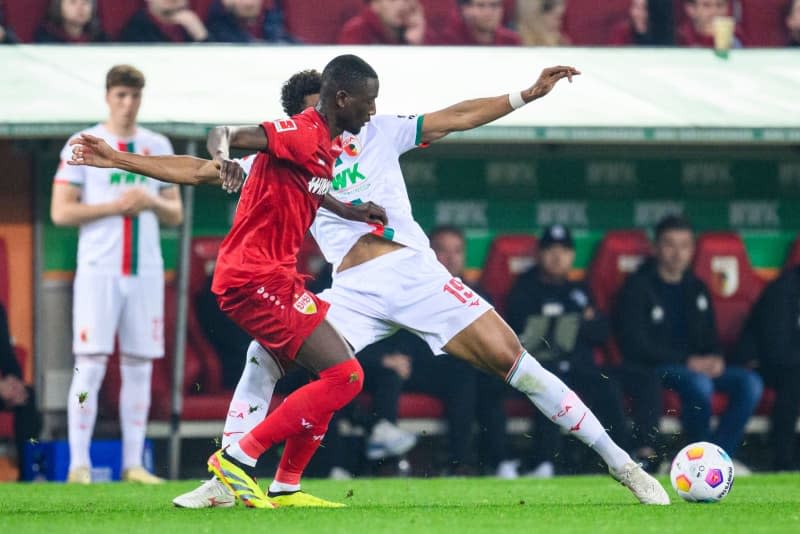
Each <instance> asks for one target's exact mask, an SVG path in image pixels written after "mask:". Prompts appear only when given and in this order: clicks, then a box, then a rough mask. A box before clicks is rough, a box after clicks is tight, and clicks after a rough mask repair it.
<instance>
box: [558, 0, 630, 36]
mask: <svg viewBox="0 0 800 534" xmlns="http://www.w3.org/2000/svg"><path fill="white" fill-rule="evenodd" d="M630 5H631V2H630V0H606V1H605V2H603V4H602V8H599V7H598V3H597V2H596V0H569V2H567V7H566V11H565V12H564V33H566V34H567V35H568V36H569V38H570V40H571V41H572V44H574V45H604V44H607V43H608V42H609V41H610V40H611V29H612V28H613V27H614V25H615V24H616V23H617V22H619V20H620V19H624V18H625V17H626V16H627V14H628V8H629V7H630Z"/></svg>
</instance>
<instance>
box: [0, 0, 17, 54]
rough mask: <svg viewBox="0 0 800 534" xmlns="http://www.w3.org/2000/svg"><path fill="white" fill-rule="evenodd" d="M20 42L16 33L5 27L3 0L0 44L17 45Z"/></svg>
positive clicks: (1, 1) (0, 0) (1, 3)
mask: <svg viewBox="0 0 800 534" xmlns="http://www.w3.org/2000/svg"><path fill="white" fill-rule="evenodd" d="M18 42H19V39H17V36H16V35H15V34H14V32H13V31H12V30H11V28H9V27H8V26H6V25H5V19H4V10H3V0H0V44H16V43H18Z"/></svg>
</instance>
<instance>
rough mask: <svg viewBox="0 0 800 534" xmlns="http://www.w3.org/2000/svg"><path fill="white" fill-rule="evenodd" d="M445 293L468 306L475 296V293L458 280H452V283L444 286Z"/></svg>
mask: <svg viewBox="0 0 800 534" xmlns="http://www.w3.org/2000/svg"><path fill="white" fill-rule="evenodd" d="M443 291H445V292H446V293H450V294H451V295H453V296H454V297H455V298H457V299H458V300H459V302H461V303H462V304H466V303H467V302H468V301H469V300H470V299H471V298H473V297H474V296H475V293H473V292H472V291H470V290H469V289H468V288H467V286H465V285H464V284H463V282H461V280H459V279H458V278H451V279H450V281H449V282H447V283H446V284H445V285H444V288H443Z"/></svg>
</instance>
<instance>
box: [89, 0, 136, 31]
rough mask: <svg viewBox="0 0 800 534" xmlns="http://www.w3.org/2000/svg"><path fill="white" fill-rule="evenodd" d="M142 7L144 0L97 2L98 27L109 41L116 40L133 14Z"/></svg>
mask: <svg viewBox="0 0 800 534" xmlns="http://www.w3.org/2000/svg"><path fill="white" fill-rule="evenodd" d="M143 7H144V0H125V1H124V2H120V0H97V14H98V16H99V17H100V25H101V26H102V27H103V31H104V32H106V33H107V34H108V35H109V37H111V39H114V38H116V37H117V36H118V35H119V33H120V32H121V31H122V29H123V28H124V27H125V25H126V24H127V23H128V21H129V20H130V18H131V17H132V16H133V14H134V13H136V12H137V11H139V10H140V9H141V8H143Z"/></svg>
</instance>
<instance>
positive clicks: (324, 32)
mask: <svg viewBox="0 0 800 534" xmlns="http://www.w3.org/2000/svg"><path fill="white" fill-rule="evenodd" d="M363 6H364V1H363V0H337V1H336V2H330V3H328V4H327V5H326V6H325V8H324V9H320V5H319V0H291V2H284V3H283V10H284V13H283V14H284V17H285V18H284V20H285V21H286V29H287V30H288V31H289V33H290V34H291V35H292V36H293V37H295V38H296V39H299V40H300V41H302V42H304V43H308V44H333V43H335V42H336V37H337V36H338V35H339V30H340V29H341V28H342V26H344V23H345V22H347V21H348V20H349V19H350V18H352V17H353V16H354V15H356V14H358V12H359V11H360V10H361V8H362V7H363ZM309 66H311V65H309ZM317 68H320V69H321V68H322V65H318V66H317Z"/></svg>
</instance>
